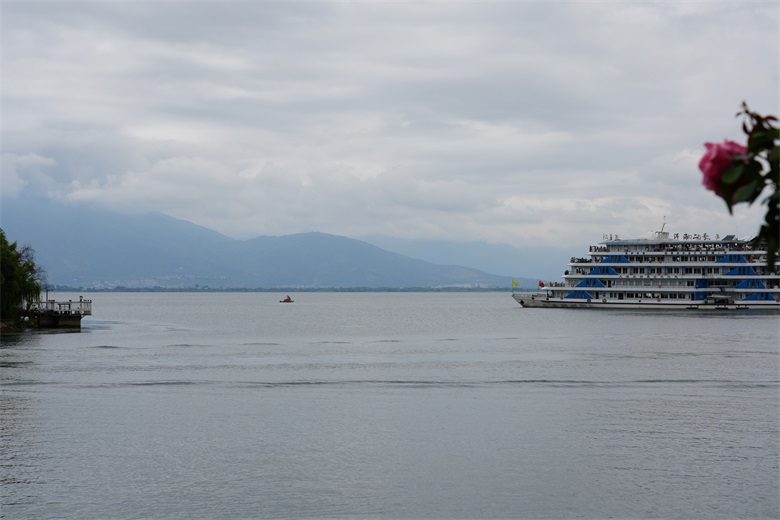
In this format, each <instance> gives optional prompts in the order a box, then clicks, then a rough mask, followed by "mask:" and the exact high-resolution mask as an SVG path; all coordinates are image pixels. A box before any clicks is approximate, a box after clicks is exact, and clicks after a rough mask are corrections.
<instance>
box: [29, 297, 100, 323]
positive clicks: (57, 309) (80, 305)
mask: <svg viewBox="0 0 780 520" xmlns="http://www.w3.org/2000/svg"><path fill="white" fill-rule="evenodd" d="M91 315H92V300H85V299H84V298H83V297H79V299H78V301H73V300H68V301H56V300H45V301H39V302H36V303H34V304H33V305H32V307H31V308H30V311H29V317H30V320H31V321H32V322H33V323H35V325H36V326H38V327H40V328H44V329H59V328H81V319H82V318H83V317H84V316H91Z"/></svg>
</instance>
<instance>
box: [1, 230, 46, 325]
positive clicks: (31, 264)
mask: <svg viewBox="0 0 780 520" xmlns="http://www.w3.org/2000/svg"><path fill="white" fill-rule="evenodd" d="M43 280H44V273H43V270H42V269H41V268H39V267H38V266H37V265H36V264H35V251H33V249H32V247H30V246H23V247H21V248H20V247H19V246H17V244H16V242H8V239H7V238H6V236H5V231H3V230H2V229H0V318H2V320H3V321H13V322H18V321H19V320H20V319H21V317H22V314H23V311H25V310H27V309H28V308H29V305H30V304H32V302H34V301H35V300H36V299H37V298H38V295H39V294H40V293H41V286H42V284H43Z"/></svg>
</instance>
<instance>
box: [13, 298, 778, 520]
mask: <svg viewBox="0 0 780 520" xmlns="http://www.w3.org/2000/svg"><path fill="white" fill-rule="evenodd" d="M283 296H284V294H273V293H220V294H189V293H181V294H119V293H103V294H100V293H99V294H91V295H90V294H85V297H89V298H92V299H93V301H94V304H93V312H94V316H92V317H90V318H87V319H85V320H84V322H83V329H82V331H81V332H77V333H54V332H40V333H25V334H21V335H11V334H4V335H3V337H2V348H1V349H0V385H2V386H0V390H1V391H2V392H1V393H0V442H1V444H0V463H1V466H0V477H1V478H2V509H1V510H0V511H1V513H0V517H2V518H78V519H92V518H94V519H112V518H181V519H184V518H187V519H189V518H686V519H688V518H778V517H779V516H780V500H779V498H778V485H779V483H780V470H779V469H778V459H779V458H780V455H779V452H780V449H779V448H780V440H779V439H780V435H779V432H778V429H779V427H780V399H779V397H780V394H779V392H778V389H780V376H779V374H780V364H779V363H780V361H779V358H780V356H779V355H778V352H779V350H780V347H778V339H779V337H780V328H779V326H780V318H778V316H777V315H755V314H740V313H733V312H732V313H724V314H713V313H708V314H701V315H699V314H666V313H641V312H628V311H626V312H621V311H612V312H599V311H587V310H565V309H522V308H520V307H519V306H518V305H517V304H516V303H515V302H514V300H512V298H511V296H510V295H509V294H506V293H476V294H474V293H454V294H439V293H420V294H395V293H369V294H362V293H360V294H355V293H352V294H350V293H299V294H292V295H291V296H293V298H294V299H295V303H293V304H280V303H278V300H279V299H281V298H282V297H283ZM54 297H56V298H57V299H63V298H64V299H77V298H78V294H57V295H55V296H54Z"/></svg>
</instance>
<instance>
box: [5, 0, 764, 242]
mask: <svg viewBox="0 0 780 520" xmlns="http://www.w3.org/2000/svg"><path fill="white" fill-rule="evenodd" d="M2 24H3V25H2V44H3V55H2V65H3V73H4V80H3V83H4V84H3V93H2V95H3V110H4V113H3V123H2V124H3V136H4V137H3V140H4V142H3V152H4V155H3V180H2V183H3V196H4V197H12V196H13V197H16V196H18V197H24V196H29V195H33V194H36V195H46V196H50V197H58V198H63V199H69V200H74V201H82V202H89V203H97V204H104V205H107V206H111V207H115V208H123V209H126V210H129V209H133V210H143V211H148V210H158V211H163V212H165V213H168V214H170V215H173V216H175V217H179V218H185V219H188V220H192V221H194V222H197V223H199V224H202V225H205V226H209V227H213V228H216V229H218V230H219V231H221V232H224V233H226V234H228V235H231V236H235V237H250V236H255V235H260V234H284V233H293V232H299V231H309V230H322V231H326V232H331V233H339V234H345V235H349V236H360V235H369V234H388V235H394V236H401V237H409V238H432V239H446V240H490V241H497V242H498V241H500V242H507V243H511V244H513V245H518V246H522V245H529V244H534V245H538V244H550V245H564V244H567V243H570V242H572V243H578V244H579V243H583V244H585V243H588V242H590V241H592V240H593V239H594V238H598V237H600V234H601V233H604V232H614V233H620V234H623V235H636V234H639V233H641V232H644V231H646V230H647V229H648V228H649V227H652V226H654V225H660V222H661V220H662V218H663V216H664V215H666V216H667V219H668V220H669V221H670V225H671V227H679V228H681V229H682V228H685V229H686V230H697V232H708V233H710V234H713V235H714V234H715V233H718V232H720V233H724V232H732V231H733V229H734V228H735V227H737V226H738V227H739V228H740V230H743V231H744V230H750V229H752V228H757V226H758V222H759V221H760V208H740V209H739V211H737V214H736V216H735V217H733V218H732V217H729V216H728V214H727V212H726V211H725V208H724V206H723V203H722V201H720V200H719V199H717V197H715V196H714V195H713V194H712V193H709V192H706V191H705V190H704V189H703V188H702V187H701V183H700V174H699V172H698V169H697V166H696V164H697V161H698V158H699V157H700V155H701V152H702V150H703V148H702V143H703V142H704V141H719V140H721V139H723V138H731V139H736V140H742V139H743V138H742V137H741V136H740V131H739V121H738V120H737V119H735V118H733V117H732V116H733V114H734V113H735V112H736V110H737V108H738V106H739V103H740V102H741V101H742V100H743V99H745V100H747V101H748V102H749V103H750V104H751V106H753V107H754V108H755V109H756V110H759V111H762V112H769V113H775V114H776V113H777V112H778V97H777V92H778V66H777V63H778V49H777V35H778V13H777V9H776V6H775V4H774V3H773V2H743V3H740V4H736V3H714V4H710V3H699V2H680V3H667V2H661V3H658V2H632V3H627V4H621V3H612V2H583V3H579V2H560V3H557V2H556V3H545V2H514V3H513V2H496V3H470V2H459V3H419V4H413V3H412V4H410V3H391V2H381V3H369V2H354V3H330V2H322V3H319V2H318V3H315V2H307V3H290V4H284V3H265V2H234V3H227V4H220V3H212V2H202V3H201V2H186V3H178V2H166V3H147V2H139V3H133V2H116V3H113V2H112V3H108V2H106V3H97V2H95V3H69V2H62V3H45V4H43V3H34V2H7V3H5V4H4V6H3V18H2Z"/></svg>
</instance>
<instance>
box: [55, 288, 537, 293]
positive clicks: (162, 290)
mask: <svg viewBox="0 0 780 520" xmlns="http://www.w3.org/2000/svg"><path fill="white" fill-rule="evenodd" d="M518 290H520V291H523V290H525V291H527V290H530V289H527V288H521V287H268V288H265V287H259V288H242V287H235V288H234V287H231V288H218V287H121V286H120V287H112V288H94V287H91V288H90V287H69V286H55V287H54V288H50V289H49V292H84V293H136V292H139V293H254V292H256V293H271V292H290V293H293V292H299V293H301V292H325V293H328V292H332V293H345V292H355V293H369V292H374V293H376V292H389V293H431V292H442V293H451V292H506V291H518Z"/></svg>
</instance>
